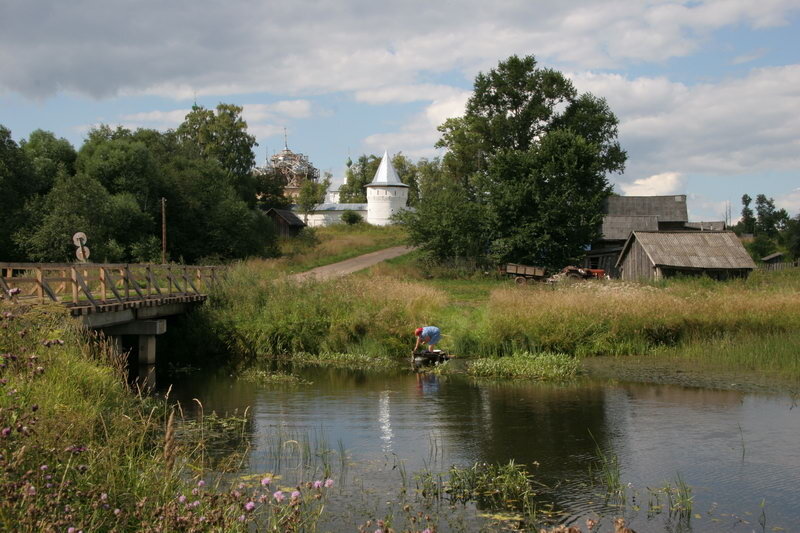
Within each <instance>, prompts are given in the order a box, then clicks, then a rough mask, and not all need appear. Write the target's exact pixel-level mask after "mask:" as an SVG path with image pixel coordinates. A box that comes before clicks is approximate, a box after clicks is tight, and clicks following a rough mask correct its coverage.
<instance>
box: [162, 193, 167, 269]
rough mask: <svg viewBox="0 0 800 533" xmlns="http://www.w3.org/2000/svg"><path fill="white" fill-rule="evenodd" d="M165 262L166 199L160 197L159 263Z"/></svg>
mask: <svg viewBox="0 0 800 533" xmlns="http://www.w3.org/2000/svg"><path fill="white" fill-rule="evenodd" d="M166 263H167V199H166V198H164V197H163V196H162V197H161V264H162V265H164V264H166Z"/></svg>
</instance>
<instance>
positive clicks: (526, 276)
mask: <svg viewBox="0 0 800 533" xmlns="http://www.w3.org/2000/svg"><path fill="white" fill-rule="evenodd" d="M500 272H502V273H503V274H506V275H507V276H511V277H513V278H514V281H515V282H516V283H517V285H525V284H526V283H528V281H529V280H533V281H541V280H543V279H545V278H546V277H547V271H546V270H545V268H544V267H538V266H528V265H520V264H517V263H508V264H506V265H503V266H501V267H500Z"/></svg>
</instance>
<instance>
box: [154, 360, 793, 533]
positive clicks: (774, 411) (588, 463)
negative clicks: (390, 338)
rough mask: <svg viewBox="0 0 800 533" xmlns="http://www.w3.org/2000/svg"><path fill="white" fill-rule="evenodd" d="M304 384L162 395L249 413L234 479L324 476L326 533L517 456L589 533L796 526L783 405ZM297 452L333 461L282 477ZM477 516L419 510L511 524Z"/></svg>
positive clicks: (436, 380)
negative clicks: (481, 465)
mask: <svg viewBox="0 0 800 533" xmlns="http://www.w3.org/2000/svg"><path fill="white" fill-rule="evenodd" d="M298 373H299V374H300V375H301V376H302V377H303V378H304V379H306V380H308V381H310V382H311V384H306V385H296V386H287V385H259V384H254V383H250V382H246V381H242V380H237V379H235V378H234V377H232V376H230V375H227V374H225V373H217V374H193V375H192V376H191V377H190V378H188V379H186V378H183V379H181V380H179V381H176V382H175V383H174V384H173V388H172V392H171V398H172V399H177V400H179V401H181V403H182V405H184V407H185V409H186V410H187V411H189V412H192V409H193V406H196V405H197V403H196V402H193V399H194V398H196V399H198V400H200V402H201V403H202V404H203V406H204V411H205V413H206V414H208V413H210V412H211V411H216V412H217V413H220V414H223V413H233V412H234V411H238V412H239V413H241V412H242V411H243V410H244V409H245V408H249V415H250V416H249V422H248V423H247V424H246V427H245V431H244V437H245V439H244V440H245V441H246V443H247V444H249V448H248V450H247V452H246V454H245V457H244V461H243V462H242V463H241V465H240V467H239V469H240V470H239V473H240V474H262V473H265V472H271V473H281V474H283V475H284V476H285V482H286V483H287V484H289V483H296V482H298V481H304V480H305V479H303V478H304V477H308V480H310V479H311V477H313V476H320V475H322V474H321V471H322V469H323V468H325V466H326V465H327V468H328V469H329V470H330V471H331V474H330V475H331V477H332V478H334V479H335V482H336V490H335V491H334V493H333V494H334V496H333V497H332V500H331V502H330V503H329V505H328V507H327V509H328V511H329V515H330V518H328V519H326V521H323V524H322V525H323V527H322V529H326V530H337V531H338V530H341V531H354V530H356V526H357V525H358V524H362V523H364V522H365V521H366V520H367V519H370V518H373V519H374V518H382V517H383V516H386V515H387V514H391V513H397V512H398V510H397V507H396V506H397V505H398V502H399V500H400V499H401V496H399V495H398V494H400V491H401V489H402V487H403V486H406V487H407V488H408V491H409V493H413V492H414V488H415V481H414V473H418V472H431V473H434V474H435V473H438V472H446V471H447V469H448V468H449V467H450V466H451V465H458V466H462V467H469V466H471V465H473V464H474V463H476V462H487V463H507V462H508V461H509V460H514V461H515V462H517V463H519V464H524V465H527V466H528V467H529V469H530V470H531V472H533V474H534V476H535V479H536V480H537V481H538V482H541V484H542V485H541V496H540V498H541V501H542V506H543V508H545V509H546V508H548V506H549V505H551V506H552V509H553V511H554V512H557V513H562V514H560V515H558V518H557V519H556V520H557V521H558V522H566V523H573V524H576V525H579V526H581V527H583V528H584V531H586V528H585V526H584V521H585V519H586V518H594V519H600V520H601V521H602V522H601V524H602V525H603V526H605V527H604V528H603V529H601V531H608V530H611V526H610V522H611V520H613V517H615V516H625V517H626V519H627V520H628V522H629V525H630V526H631V527H633V528H634V529H636V530H637V531H639V532H642V531H665V530H667V531H780V530H784V531H800V407H798V406H797V405H796V398H793V397H792V396H791V395H788V394H781V393H760V392H743V391H737V390H719V389H712V388H702V387H693V386H687V385H675V384H643V383H637V382H634V381H629V382H626V381H619V380H611V379H607V378H602V377H595V378H592V377H588V378H582V379H580V380H578V381H575V382H571V383H568V384H546V383H531V382H524V383H520V382H515V383H509V382H502V383H497V382H491V381H489V382H487V381H480V382H479V381H474V380H471V379H469V378H466V377H463V376H447V377H438V376H435V375H419V374H414V373H411V372H409V371H404V370H397V371H390V372H383V373H374V372H359V371H352V370H338V369H318V368H309V369H303V370H300V371H298ZM165 385H166V382H165V381H162V383H161V386H162V388H163V387H164V386H165ZM278 436H279V437H278ZM286 441H293V443H292V444H291V445H287V444H286ZM297 442H303V443H305V444H304V446H306V447H307V448H308V449H310V450H311V451H312V454H313V453H314V450H316V451H317V452H319V453H318V455H319V456H325V453H326V452H324V451H322V449H323V448H326V449H331V450H333V451H332V452H330V453H329V454H328V455H327V456H326V457H327V459H325V460H322V461H321V462H322V463H326V461H327V463H329V464H327V463H326V464H320V462H319V461H318V462H317V464H316V465H314V466H312V467H311V468H312V471H308V469H306V471H304V472H299V473H298V472H295V473H294V474H292V473H291V472H289V470H291V469H292V466H291V464H292V460H290V459H287V458H286V457H284V458H283V459H281V458H280V457H279V454H277V453H276V448H279V449H280V450H284V451H285V450H286V449H287V446H294V445H295V444H294V443H297ZM342 450H344V453H345V455H346V460H343V459H342V458H341V457H339V455H340V454H341V453H342ZM220 452H222V450H220ZM601 454H602V455H604V456H605V457H606V458H607V459H613V458H614V457H616V458H617V460H618V464H619V473H620V476H621V479H622V482H623V484H624V486H625V491H626V492H625V494H626V496H625V499H624V500H625V504H624V505H622V503H621V500H613V499H612V500H608V499H606V498H604V497H603V496H602V494H604V491H603V490H602V487H601V486H600V485H598V483H597V481H596V480H597V476H598V474H597V471H598V464H600V456H601ZM333 457H335V458H334V459H331V458H333ZM537 465H538V466H537ZM314 469H316V471H313V470H314ZM679 480H683V481H684V482H685V483H686V484H688V485H689V486H690V487H691V489H692V498H693V501H692V510H691V513H688V514H687V513H683V515H681V516H674V515H672V516H671V515H670V513H669V512H667V511H663V510H662V511H661V512H658V511H659V509H658V508H657V507H656V508H652V507H650V509H649V510H650V511H651V512H648V504H650V505H653V501H652V499H653V498H652V495H651V492H650V491H649V490H648V488H649V489H654V488H658V487H664V486H665V485H666V484H670V485H671V486H672V487H675V486H676V485H677V483H678V482H679ZM407 498H410V496H408V495H407ZM662 503H663V502H662ZM392 506H394V507H392ZM392 509H394V510H392ZM483 511H484V510H481V509H476V508H475V506H473V505H467V506H454V507H449V506H447V505H445V504H439V506H438V507H437V508H436V509H434V510H431V509H427V510H426V512H427V513H435V516H434V518H433V520H438V529H439V530H440V531H448V530H462V529H464V530H470V531H473V530H481V529H483V530H497V529H500V528H501V526H502V527H510V525H509V524H508V523H504V524H501V523H497V522H494V521H493V520H492V519H491V518H487V517H486V516H484V515H485V513H483Z"/></svg>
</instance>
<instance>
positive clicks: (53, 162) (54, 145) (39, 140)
mask: <svg viewBox="0 0 800 533" xmlns="http://www.w3.org/2000/svg"><path fill="white" fill-rule="evenodd" d="M20 148H21V149H22V152H23V153H24V154H25V157H27V158H28V161H29V162H30V164H31V167H32V169H33V179H34V181H35V185H34V187H33V188H34V189H35V192H36V193H39V194H45V193H47V191H49V190H50V189H51V188H52V187H53V183H54V182H55V179H56V175H57V174H58V170H59V168H63V169H64V171H65V172H66V173H67V174H69V175H73V174H75V160H76V159H77V157H78V154H77V152H76V151H75V148H73V146H72V144H70V142H69V141H68V140H66V139H63V138H62V139H58V138H56V136H55V135H54V134H53V133H51V132H49V131H44V130H35V131H33V132H31V134H30V135H29V136H28V139H27V140H22V141H20Z"/></svg>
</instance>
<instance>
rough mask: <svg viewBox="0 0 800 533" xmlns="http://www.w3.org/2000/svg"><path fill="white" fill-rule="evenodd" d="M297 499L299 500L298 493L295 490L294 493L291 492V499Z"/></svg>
mask: <svg viewBox="0 0 800 533" xmlns="http://www.w3.org/2000/svg"><path fill="white" fill-rule="evenodd" d="M298 498H300V491H299V490H296V491H294V492H292V499H293V500H296V499H298Z"/></svg>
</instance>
